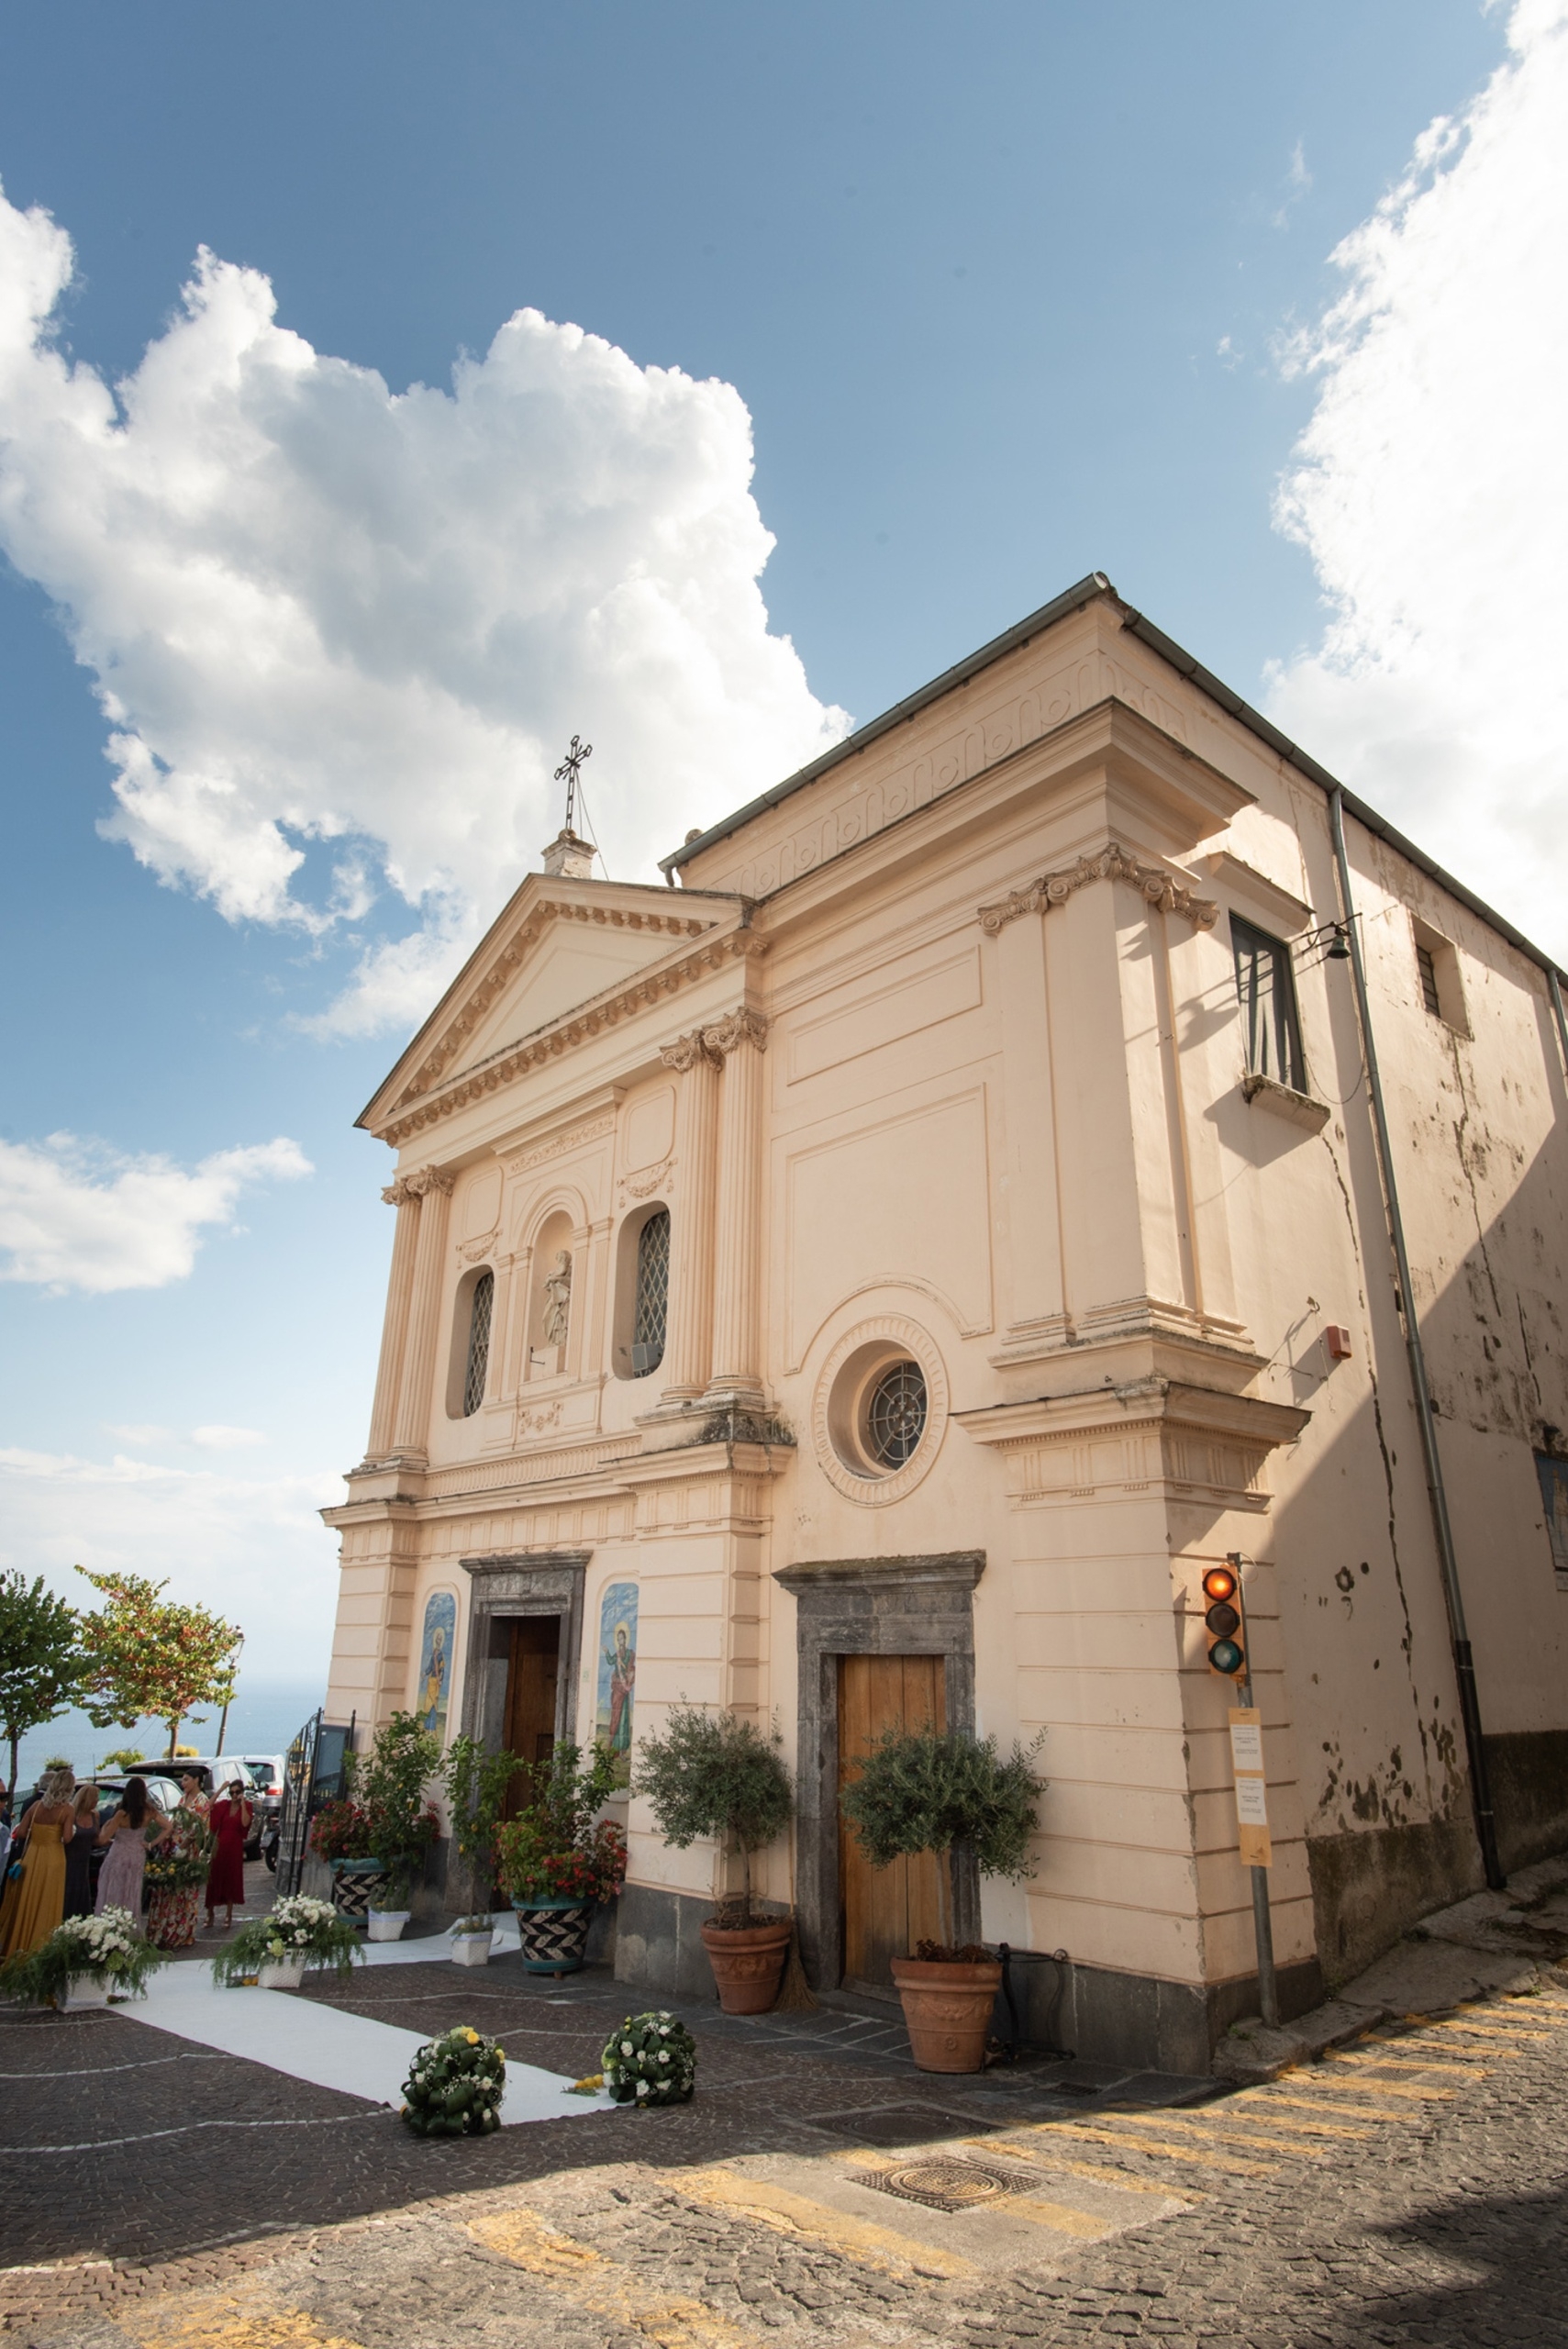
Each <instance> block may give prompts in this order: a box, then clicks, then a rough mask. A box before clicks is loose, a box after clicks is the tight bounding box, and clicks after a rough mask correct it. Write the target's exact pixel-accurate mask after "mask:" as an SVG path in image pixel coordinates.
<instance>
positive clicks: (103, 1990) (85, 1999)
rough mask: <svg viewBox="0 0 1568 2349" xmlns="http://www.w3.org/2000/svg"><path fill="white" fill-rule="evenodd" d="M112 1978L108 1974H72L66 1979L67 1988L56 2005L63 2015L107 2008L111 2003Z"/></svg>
mask: <svg viewBox="0 0 1568 2349" xmlns="http://www.w3.org/2000/svg"><path fill="white" fill-rule="evenodd" d="M110 1987H111V1984H110V1977H109V1976H108V1975H106V1974H72V1975H68V1976H67V1977H66V1983H65V1988H64V1990H63V1991H62V1992H61V1996H60V1997H59V1998H57V1999H56V2001H55V2004H56V2005H57V2006H58V2007H59V2009H60V2010H61V2013H62V2014H68V2015H70V2014H76V2013H77V2012H79V2011H80V2009H82V2008H83V2007H106V2006H107V2005H108V2003H109V1990H110Z"/></svg>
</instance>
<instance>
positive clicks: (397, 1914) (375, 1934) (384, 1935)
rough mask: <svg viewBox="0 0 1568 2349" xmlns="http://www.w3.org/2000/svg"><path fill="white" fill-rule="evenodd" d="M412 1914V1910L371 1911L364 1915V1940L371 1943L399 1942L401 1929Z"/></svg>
mask: <svg viewBox="0 0 1568 2349" xmlns="http://www.w3.org/2000/svg"><path fill="white" fill-rule="evenodd" d="M413 1914H414V1911H413V1910H412V1909H367V1911H366V1913H365V1933H366V1938H367V1939H368V1940H370V1941H373V1942H400V1941H401V1940H402V1939H403V1928H404V1926H405V1925H406V1923H407V1922H408V1920H409V1918H410V1917H411V1916H412V1915H413Z"/></svg>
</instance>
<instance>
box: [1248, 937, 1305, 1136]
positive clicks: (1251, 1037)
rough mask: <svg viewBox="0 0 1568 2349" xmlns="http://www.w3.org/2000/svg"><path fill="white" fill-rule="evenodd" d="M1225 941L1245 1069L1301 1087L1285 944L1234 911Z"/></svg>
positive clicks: (1301, 1060)
mask: <svg viewBox="0 0 1568 2349" xmlns="http://www.w3.org/2000/svg"><path fill="white" fill-rule="evenodd" d="M1230 945H1231V951H1232V952H1233V953H1234V954H1235V957H1236V993H1237V995H1238V996H1240V1003H1241V1018H1242V1026H1243V1030H1244V1031H1245V1044H1246V1053H1247V1073H1248V1074H1249V1075H1250V1076H1269V1077H1273V1081H1274V1083H1275V1084H1276V1085H1289V1087H1290V1088H1291V1090H1292V1092H1294V1093H1305V1092H1306V1090H1307V1063H1306V1061H1305V1059H1304V1057H1303V1055H1302V1050H1301V1022H1300V1019H1299V1018H1298V1017H1297V1014H1296V974H1295V973H1294V972H1293V971H1292V969H1291V967H1290V949H1289V947H1288V946H1287V945H1285V943H1284V941H1283V939H1278V938H1271V937H1270V936H1269V935H1268V932H1267V931H1266V930H1254V929H1253V927H1252V925H1251V922H1250V921H1243V920H1242V919H1241V918H1240V915H1239V914H1232V915H1231V917H1230Z"/></svg>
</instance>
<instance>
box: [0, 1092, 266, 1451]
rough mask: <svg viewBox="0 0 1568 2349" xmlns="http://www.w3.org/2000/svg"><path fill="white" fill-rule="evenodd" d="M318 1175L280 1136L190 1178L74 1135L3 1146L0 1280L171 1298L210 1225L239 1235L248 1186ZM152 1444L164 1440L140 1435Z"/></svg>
mask: <svg viewBox="0 0 1568 2349" xmlns="http://www.w3.org/2000/svg"><path fill="white" fill-rule="evenodd" d="M310 1172H311V1165H310V1161H309V1160H308V1159H307V1158H306V1156H305V1154H304V1152H302V1151H301V1149H300V1147H299V1145H298V1143H297V1142H293V1141H288V1140H287V1139H286V1138H285V1137H284V1136H282V1135H280V1136H279V1137H278V1139H277V1140H276V1141H268V1142H259V1143H256V1144H255V1145H253V1146H252V1147H251V1148H250V1149H246V1150H220V1151H217V1152H215V1153H214V1155H213V1156H212V1157H210V1158H204V1159H203V1160H202V1161H201V1163H199V1165H196V1166H195V1167H193V1168H192V1169H191V1170H190V1171H189V1172H188V1173H187V1172H186V1171H185V1170H184V1169H183V1167H179V1166H176V1165H175V1164H173V1163H172V1161H171V1160H170V1159H167V1158H164V1157H161V1156H157V1155H148V1156H142V1157H135V1158H133V1157H127V1156H125V1155H123V1154H121V1153H120V1152H115V1151H111V1150H108V1149H107V1148H106V1147H105V1146H104V1145H103V1144H102V1143H91V1142H84V1141H78V1140H77V1139H76V1137H75V1136H74V1135H72V1134H51V1135H50V1137H49V1139H48V1141H45V1142H43V1143H41V1144H40V1143H35V1142H8V1141H0V1251H5V1252H6V1254H7V1257H8V1261H6V1263H4V1264H0V1280H8V1281H37V1282H39V1283H41V1284H42V1285H43V1286H45V1287H47V1288H49V1289H51V1290H54V1291H56V1292H57V1293H58V1292H61V1291H63V1290H66V1289H85V1290H88V1291H89V1292H91V1293H93V1294H95V1295H102V1294H103V1293H104V1292H105V1291H106V1290H109V1289H122V1288H162V1287H163V1286H166V1284H167V1283H168V1282H170V1281H178V1280H183V1279H184V1278H185V1276H186V1275H187V1274H188V1273H189V1272H190V1269H191V1266H192V1265H193V1264H194V1263H195V1254H196V1250H197V1248H198V1247H199V1246H200V1244H201V1242H200V1239H199V1234H200V1231H201V1230H202V1227H203V1226H204V1225H208V1224H216V1225H218V1226H219V1227H226V1228H229V1229H232V1228H233V1225H234V1217H235V1209H236V1208H237V1206H238V1204H239V1195H240V1193H241V1191H242V1190H243V1189H244V1188H245V1187H246V1186H247V1185H248V1184H252V1183H263V1182H269V1181H271V1182H279V1181H284V1182H286V1181H292V1180H294V1179H295V1177H297V1176H299V1175H308V1174H309V1173H310ZM141 1432H142V1433H143V1434H148V1435H150V1434H152V1433H154V1432H155V1431H145V1430H144V1431H141Z"/></svg>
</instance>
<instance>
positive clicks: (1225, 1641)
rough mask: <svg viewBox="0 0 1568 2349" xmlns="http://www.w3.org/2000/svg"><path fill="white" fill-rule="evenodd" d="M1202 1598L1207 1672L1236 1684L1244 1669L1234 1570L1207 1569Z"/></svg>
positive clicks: (1237, 1582) (1238, 1592) (1238, 1581)
mask: <svg viewBox="0 0 1568 2349" xmlns="http://www.w3.org/2000/svg"><path fill="white" fill-rule="evenodd" d="M1203 1595H1204V1598H1206V1599H1207V1602H1208V1604H1207V1609H1206V1611H1205V1614H1204V1619H1203V1620H1204V1621H1205V1623H1206V1624H1207V1627H1208V1631H1209V1649H1208V1664H1209V1669H1210V1671H1211V1672H1218V1673H1219V1674H1221V1675H1223V1677H1224V1678H1225V1679H1227V1680H1240V1678H1241V1677H1242V1675H1244V1674H1245V1672H1246V1669H1247V1650H1246V1645H1245V1641H1246V1629H1245V1626H1244V1624H1243V1623H1242V1620H1241V1577H1240V1574H1239V1573H1238V1571H1237V1569H1236V1568H1235V1567H1234V1566H1210V1568H1209V1569H1208V1572H1207V1574H1206V1575H1205V1576H1204V1578H1203Z"/></svg>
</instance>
